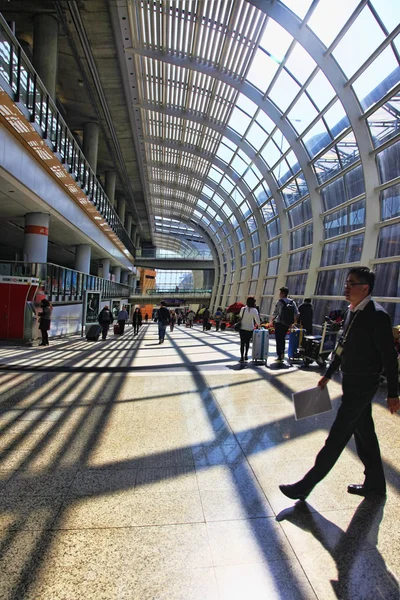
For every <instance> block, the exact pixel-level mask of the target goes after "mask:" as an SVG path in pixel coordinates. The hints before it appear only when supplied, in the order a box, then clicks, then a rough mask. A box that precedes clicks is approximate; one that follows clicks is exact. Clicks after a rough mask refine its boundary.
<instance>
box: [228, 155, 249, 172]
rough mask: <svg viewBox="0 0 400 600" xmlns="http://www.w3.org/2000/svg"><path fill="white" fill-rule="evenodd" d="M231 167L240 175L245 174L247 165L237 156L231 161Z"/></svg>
mask: <svg viewBox="0 0 400 600" xmlns="http://www.w3.org/2000/svg"><path fill="white" fill-rule="evenodd" d="M231 166H232V167H233V168H234V169H235V171H236V172H237V173H238V174H239V175H242V174H243V173H244V172H245V170H246V169H247V164H246V163H245V162H244V161H243V160H242V159H241V158H239V157H238V156H237V155H236V156H235V158H234V159H233V161H232V163H231Z"/></svg>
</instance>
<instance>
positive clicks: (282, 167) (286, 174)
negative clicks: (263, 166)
mask: <svg viewBox="0 0 400 600" xmlns="http://www.w3.org/2000/svg"><path fill="white" fill-rule="evenodd" d="M273 175H274V177H275V179H276V181H277V182H278V186H279V187H281V186H282V185H283V184H284V183H286V181H287V180H288V179H290V178H291V177H293V173H292V172H291V170H290V168H289V165H288V164H287V162H286V160H285V159H282V160H281V161H280V163H279V164H278V166H277V167H275V169H274V170H273Z"/></svg>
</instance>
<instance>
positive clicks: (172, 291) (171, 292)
mask: <svg viewBox="0 0 400 600" xmlns="http://www.w3.org/2000/svg"><path fill="white" fill-rule="evenodd" d="M211 292H212V290H211V288H198V289H193V288H178V289H176V287H172V288H166V287H160V288H157V287H156V288H152V289H148V288H147V289H142V288H135V289H134V290H133V291H132V292H131V296H163V295H164V296H165V295H168V296H169V297H179V298H180V297H183V298H184V297H185V296H205V295H210V294H211Z"/></svg>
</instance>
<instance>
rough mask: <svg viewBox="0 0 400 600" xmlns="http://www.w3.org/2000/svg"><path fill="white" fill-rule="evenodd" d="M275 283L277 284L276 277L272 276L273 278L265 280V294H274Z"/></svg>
mask: <svg viewBox="0 0 400 600" xmlns="http://www.w3.org/2000/svg"><path fill="white" fill-rule="evenodd" d="M275 284H276V279H275V277H272V278H271V279H266V280H265V282H264V289H263V294H269V295H271V296H272V294H273V293H274V291H275Z"/></svg>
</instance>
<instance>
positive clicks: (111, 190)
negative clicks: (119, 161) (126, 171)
mask: <svg viewBox="0 0 400 600" xmlns="http://www.w3.org/2000/svg"><path fill="white" fill-rule="evenodd" d="M116 183H117V173H116V172H115V171H106V185H105V190H104V191H105V193H106V194H107V196H108V199H109V200H110V202H111V204H112V205H113V206H115V185H116Z"/></svg>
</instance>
